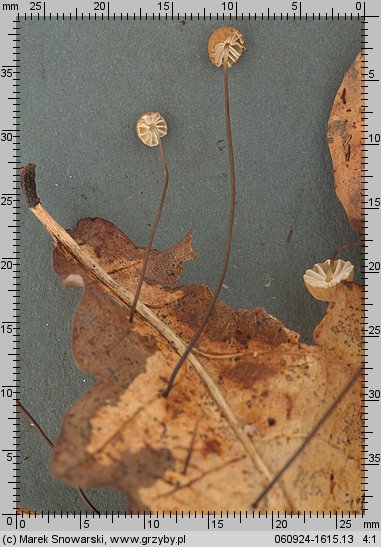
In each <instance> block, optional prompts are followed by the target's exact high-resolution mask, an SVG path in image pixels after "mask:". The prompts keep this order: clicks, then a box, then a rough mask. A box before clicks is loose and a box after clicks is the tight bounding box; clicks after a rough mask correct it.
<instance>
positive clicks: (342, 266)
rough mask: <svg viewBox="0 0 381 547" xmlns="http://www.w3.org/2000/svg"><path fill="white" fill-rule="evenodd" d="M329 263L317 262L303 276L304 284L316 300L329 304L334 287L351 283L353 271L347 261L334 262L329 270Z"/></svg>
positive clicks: (350, 263)
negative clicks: (343, 282) (342, 283)
mask: <svg viewBox="0 0 381 547" xmlns="http://www.w3.org/2000/svg"><path fill="white" fill-rule="evenodd" d="M330 263H331V261H330V260H329V259H328V260H326V261H325V262H318V263H317V264H315V266H314V267H313V268H311V269H309V270H307V271H306V273H305V274H304V275H303V279H304V284H305V286H306V287H307V289H308V291H309V292H310V293H311V294H312V296H313V297H314V298H316V299H317V300H322V301H323V302H330V301H332V300H333V298H334V295H335V292H336V286H337V285H338V284H339V283H341V282H342V281H353V279H354V277H355V269H354V266H353V264H352V262H349V260H341V259H339V260H335V261H334V263H333V269H332V270H330Z"/></svg>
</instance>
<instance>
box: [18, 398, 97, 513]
mask: <svg viewBox="0 0 381 547" xmlns="http://www.w3.org/2000/svg"><path fill="white" fill-rule="evenodd" d="M16 404H17V406H18V407H19V409H20V410H21V411H22V412H23V413H24V414H25V416H26V417H27V418H28V420H29V421H30V422H31V424H32V425H33V426H34V427H35V428H36V429H37V431H38V432H39V434H40V435H41V437H42V438H43V439H44V441H46V442H47V443H48V445H49V446H50V448H54V443H53V441H52V440H51V439H50V438H49V437H48V436H47V434H46V433H45V431H44V430H43V429H42V427H41V426H40V424H39V423H38V422H37V421H36V420H35V418H33V416H32V415H31V414H30V412H28V411H27V409H26V408H25V406H24V405H22V404H21V403H20V401H19V400H18V399H16ZM75 489H76V490H77V492H78V494H79V496H80V498H81V499H82V501H83V502H84V503H85V504H86V505H87V507H88V508H89V509H90V510H91V511H94V513H97V515H100V514H101V513H100V511H98V509H97V508H96V507H95V506H94V505H93V504H92V503H91V501H90V500H89V498H88V497H87V496H86V494H85V492H84V491H83V490H82V488H78V487H77V486H76V487H75Z"/></svg>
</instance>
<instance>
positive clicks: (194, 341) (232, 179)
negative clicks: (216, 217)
mask: <svg viewBox="0 0 381 547" xmlns="http://www.w3.org/2000/svg"><path fill="white" fill-rule="evenodd" d="M228 58H229V46H225V56H224V88H225V118H226V141H227V148H228V157H229V169H230V212H229V224H228V232H227V238H226V247H225V256H224V262H223V265H222V270H221V273H220V277H219V280H218V284H217V288H216V290H215V291H214V294H213V296H212V299H211V301H210V302H209V305H208V307H207V309H206V312H205V315H204V318H203V320H202V321H201V324H200V326H199V327H198V329H197V331H196V332H195V334H194V335H193V338H192V339H191V341H190V342H189V344H188V347H187V348H186V350H185V351H184V353H183V355H182V356H181V357H180V360H179V361H178V363H177V365H176V366H175V368H174V369H173V372H172V374H171V377H170V378H169V381H168V385H167V387H166V388H165V390H164V391H163V396H164V397H168V395H169V394H170V392H171V389H172V387H173V384H174V382H175V379H176V376H177V374H178V372H179V371H180V369H181V367H182V366H183V364H184V362H185V361H186V359H187V357H188V355H189V354H190V353H191V351H192V350H193V348H194V347H195V345H196V344H197V342H198V339H199V338H200V336H201V334H202V332H203V330H204V328H205V327H206V325H207V323H208V321H209V317H210V314H211V313H212V311H213V308H214V305H215V303H216V301H217V299H218V296H219V294H220V292H221V289H222V286H223V283H224V279H225V275H226V271H227V269H228V264H229V257H230V249H231V244H232V236H233V226H234V212H235V193H236V191H235V187H236V182H235V169H234V155H233V141H232V131H231V122H230V108H229V78H228V72H229V67H228Z"/></svg>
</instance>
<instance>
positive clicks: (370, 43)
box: [0, 0, 381, 544]
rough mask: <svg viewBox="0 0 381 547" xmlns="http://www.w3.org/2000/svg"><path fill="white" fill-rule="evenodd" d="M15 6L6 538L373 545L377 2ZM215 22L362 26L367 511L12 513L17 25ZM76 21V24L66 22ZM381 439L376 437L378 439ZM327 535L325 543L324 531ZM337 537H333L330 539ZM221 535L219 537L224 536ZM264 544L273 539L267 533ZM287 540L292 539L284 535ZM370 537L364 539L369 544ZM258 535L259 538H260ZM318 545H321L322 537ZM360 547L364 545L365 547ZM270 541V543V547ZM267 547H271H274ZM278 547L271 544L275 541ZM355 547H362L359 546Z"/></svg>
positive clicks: (2, 94) (8, 129)
mask: <svg viewBox="0 0 381 547" xmlns="http://www.w3.org/2000/svg"><path fill="white" fill-rule="evenodd" d="M57 4H59V2H53V1H50V2H49V1H48V2H40V1H35V2H24V1H23V2H19V3H3V4H0V11H2V13H1V21H0V28H1V31H2V36H3V42H2V49H1V53H0V64H1V79H0V100H1V105H2V108H1V116H0V124H1V142H0V157H1V160H2V162H1V164H2V167H3V170H2V172H3V177H2V182H1V194H0V199H1V202H0V223H1V224H0V228H1V234H2V238H1V247H0V248H1V251H0V254H1V270H0V274H1V285H0V286H1V303H2V306H1V317H0V324H1V326H0V351H1V358H2V359H1V361H2V367H1V371H0V380H1V397H0V404H1V414H0V422H1V428H2V446H1V462H0V464H1V465H0V477H1V485H2V491H3V492H2V497H1V509H2V510H1V513H2V516H1V517H0V518H1V519H2V529H3V530H4V533H8V532H9V533H11V531H15V530H16V531H21V530H26V531H28V532H38V531H51V532H54V531H56V530H59V531H62V532H64V531H65V530H66V531H67V530H77V531H87V532H89V531H91V532H92V533H99V534H100V533H101V532H103V531H104V530H111V531H112V532H115V533H116V532H118V531H123V530H126V529H128V530H131V531H135V530H136V531H138V532H140V531H146V532H149V533H163V531H165V532H173V533H176V534H181V533H183V532H184V533H185V532H187V531H189V530H191V531H200V532H207V531H209V532H210V531H215V532H218V531H222V532H224V531H225V532H229V531H232V532H236V531H243V532H253V533H254V532H255V534H258V535H254V536H251V537H252V538H255V540H256V541H261V542H263V541H267V539H266V540H264V539H263V538H265V536H260V534H261V533H265V532H271V533H272V536H271V537H272V538H273V539H274V537H275V536H274V534H278V536H279V541H278V540H276V541H277V542H279V543H282V542H287V540H285V541H283V540H282V539H281V536H282V534H286V532H287V533H289V534H292V533H294V532H295V533H301V534H307V533H309V534H310V535H311V538H312V536H313V535H314V534H315V533H316V538H317V539H315V540H314V542H315V543H319V542H326V543H346V542H350V540H348V538H349V535H350V534H352V535H354V538H355V540H356V541H357V540H358V541H359V542H360V543H361V544H363V543H364V542H365V543H373V544H375V543H376V541H375V539H373V537H374V538H376V532H377V530H378V529H379V520H378V516H377V515H378V511H377V509H376V508H377V507H380V503H381V478H380V465H381V444H380V442H381V437H380V432H379V431H377V429H379V427H378V426H379V424H378V414H379V408H380V407H379V405H380V401H381V393H380V389H381V373H380V372H379V371H378V370H377V367H378V362H377V356H378V354H379V353H380V351H379V344H380V337H381V319H380V317H381V316H380V315H379V312H380V310H379V307H380V306H381V303H380V300H379V296H380V281H379V278H380V275H379V274H380V264H381V244H380V243H379V240H378V238H377V236H378V235H379V233H380V230H381V218H380V209H381V195H380V194H379V189H378V186H377V182H378V177H379V173H380V172H381V160H380V154H379V149H378V147H379V145H380V143H381V137H380V131H381V126H380V121H381V115H380V108H379V106H378V102H379V100H378V97H379V95H380V83H379V81H380V78H381V61H380V59H381V55H380V53H379V50H378V47H381V44H380V43H379V42H380V37H379V34H380V33H379V24H380V23H379V17H380V15H379V12H380V7H379V5H378V4H377V2H376V1H371V0H369V1H367V2H364V1H361V2H356V1H353V2H352V1H351V2H344V1H339V2H335V3H334V6H332V3H330V2H325V1H323V2H319V3H316V4H315V5H313V3H311V2H292V1H290V2H286V3H284V2H279V1H278V2H277V1H273V2H270V4H271V5H270V6H267V5H266V6H264V5H261V4H260V3H258V5H253V6H250V7H246V6H244V3H243V2H208V3H207V4H203V3H201V2H194V3H192V6H189V5H187V4H186V3H184V2H180V1H175V2H168V1H163V2H143V3H142V4H144V5H141V6H140V7H137V6H132V9H131V10H129V11H128V12H127V11H126V6H125V5H124V3H123V2H121V1H117V0H115V1H111V2H103V1H99V2H98V1H97V2H91V1H90V2H81V7H78V6H77V5H76V4H75V3H74V2H72V1H66V2H62V3H61V5H59V6H57ZM212 18H216V20H218V21H221V22H225V23H227V22H230V21H231V22H232V24H234V22H236V21H240V20H243V19H246V18H247V19H248V20H254V21H264V22H265V21H272V20H277V21H279V20H280V21H285V22H287V21H288V22H292V21H307V20H308V21H315V24H319V23H318V22H319V21H322V20H325V21H328V20H337V19H339V20H345V21H353V20H358V21H361V27H362V32H361V36H362V37H361V47H362V50H363V54H364V62H363V74H362V76H363V91H362V104H363V141H362V142H363V144H362V173H363V181H364V191H363V210H364V228H365V235H364V238H363V270H362V278H363V283H364V287H365V294H366V296H365V299H364V315H363V323H364V334H365V336H364V348H363V365H364V371H363V387H364V408H363V421H364V432H363V448H362V451H363V459H362V461H363V463H362V470H361V476H362V484H363V509H364V510H363V511H362V512H361V513H354V514H353V513H352V514H346V513H344V512H343V513H316V512H312V511H311V512H303V513H297V514H291V515H290V514H288V515H282V514H280V513H275V512H269V513H267V512H266V513H261V512H258V511H253V512H234V513H230V512H229V513H228V514H222V513H218V511H216V512H213V513H202V514H197V515H195V514H193V513H192V514H191V513H187V512H184V513H181V514H180V513H176V514H171V515H163V514H160V513H149V514H147V513H144V514H139V515H131V514H130V513H128V512H117V513H115V512H109V513H108V514H105V515H102V516H100V517H99V516H98V515H95V514H92V513H90V512H89V511H86V510H84V511H82V512H79V513H78V512H76V513H74V514H69V513H65V512H60V511H57V512H56V511H53V512H48V513H42V514H41V515H34V514H28V513H25V514H16V512H15V506H16V504H17V503H18V502H19V496H18V492H19V457H18V455H19V453H20V435H19V427H18V421H17V419H15V418H16V416H17V411H16V399H17V398H18V396H19V375H20V371H19V362H20V348H19V338H20V334H19V333H20V327H21V326H22V317H21V319H20V316H22V302H20V291H19V287H20V251H19V248H20V194H19V189H18V170H19V166H20V163H19V158H20V149H21V147H22V142H20V123H22V120H20V70H21V71H22V67H21V69H20V47H21V46H20V23H21V21H29V20H30V21H33V22H34V24H35V23H36V22H39V23H38V24H47V25H49V24H50V22H54V21H62V20H63V21H68V24H75V22H79V23H81V22H82V21H83V22H85V21H89V20H91V21H97V22H98V23H99V24H106V23H107V24H112V23H113V21H125V22H131V21H134V20H139V21H145V20H148V19H152V20H154V21H155V20H160V21H163V20H178V21H179V20H180V19H181V20H184V21H196V20H197V21H199V20H211V19H212ZM70 22H71V23H70ZM377 435H378V436H377ZM323 531H324V533H325V534H326V535H327V534H329V535H330V537H329V539H328V540H327V539H326V540H324V539H321V537H322V536H319V534H323ZM334 536H335V537H336V540H335V539H333V538H334ZM219 537H220V536H219ZM266 537H267V538H268V536H266ZM285 537H286V536H285ZM365 537H367V538H368V539H364V538H365ZM259 538H262V539H261V540H260V539H259ZM319 538H320V540H319ZM360 543H358V544H360ZM264 544H265V543H264ZM269 544H270V543H269ZM271 544H272V543H271ZM356 544H357V543H356Z"/></svg>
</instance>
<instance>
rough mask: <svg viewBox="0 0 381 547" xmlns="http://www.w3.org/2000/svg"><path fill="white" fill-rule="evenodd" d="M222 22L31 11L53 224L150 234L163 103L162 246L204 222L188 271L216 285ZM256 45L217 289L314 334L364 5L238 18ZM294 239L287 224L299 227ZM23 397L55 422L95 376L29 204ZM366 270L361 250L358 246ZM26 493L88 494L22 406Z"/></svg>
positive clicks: (43, 497)
mask: <svg viewBox="0 0 381 547" xmlns="http://www.w3.org/2000/svg"><path fill="white" fill-rule="evenodd" d="M217 26H219V24H216V22H215V21H211V22H210V21H207V22H205V21H193V22H191V21H187V23H186V24H182V23H181V22H178V21H173V22H172V21H167V22H165V21H163V22H158V21H154V22H152V21H147V22H146V21H144V22H139V21H136V22H132V21H131V22H128V23H127V22H106V21H105V22H103V23H102V22H99V21H98V22H88V21H87V22H79V21H77V22H69V21H65V22H63V21H60V22H57V21H54V22H48V21H45V22H43V21H41V22H38V21H28V22H22V24H21V43H20V45H21V162H22V163H26V162H35V163H36V164H37V176H38V186H39V193H40V197H41V199H42V201H43V203H44V205H45V206H46V208H47V209H48V210H49V211H50V212H51V213H52V214H53V216H54V217H55V218H56V219H57V220H58V222H59V223H60V224H62V225H63V226H65V227H73V226H74V225H75V223H76V221H77V220H79V219H80V218H84V217H87V216H102V217H105V218H107V219H109V220H111V221H113V222H114V223H115V224H116V225H117V226H118V227H120V228H121V229H122V230H124V231H125V232H126V233H127V234H128V235H129V236H130V237H131V238H132V239H133V240H134V241H135V243H137V244H139V245H144V244H145V242H146V239H147V237H148V234H149V226H150V224H151V222H152V220H153V217H154V214H155V211H156V208H157V205H158V200H159V196H160V192H161V186H162V169H161V164H160V158H159V154H158V151H157V150H152V149H148V148H147V147H144V146H143V145H142V144H141V143H140V141H138V139H137V138H136V136H135V133H134V125H135V121H136V119H137V118H138V117H139V116H140V115H141V114H142V113H143V112H146V111H148V110H159V111H160V112H161V113H162V114H163V115H164V116H165V118H166V120H167V122H168V125H169V134H168V136H167V137H166V139H165V141H164V145H165V148H166V150H167V154H168V162H169V168H170V175H171V179H170V189H169V193H168V199H167V202H166V205H165V210H164V214H163V217H162V221H161V225H160V228H159V231H158V234H157V237H156V246H157V247H166V246H169V245H172V244H174V243H175V242H177V241H178V240H179V239H180V238H181V237H182V236H183V235H184V234H185V233H186V232H187V231H188V230H189V229H190V228H193V233H194V247H195V249H196V250H197V251H198V253H199V258H198V259H197V260H195V261H193V262H191V263H189V264H187V266H186V268H185V272H184V275H183V279H182V280H183V281H184V282H199V283H206V284H209V285H210V286H211V287H212V288H213V287H214V286H215V283H216V279H217V276H218V271H219V268H220V265H221V262H222V256H223V247H224V242H225V233H226V225H227V211H228V203H229V179H228V164H227V153H226V148H225V125H224V113H223V79H222V71H221V70H218V69H216V68H215V67H213V66H212V65H211V64H210V61H209V59H208V57H207V54H206V44H207V40H208V37H209V35H210V33H211V32H212V30H214V29H215V28H216V27H217ZM237 27H238V28H239V29H240V30H241V31H242V32H243V33H244V35H245V40H246V45H247V52H246V53H245V55H244V56H243V57H242V59H241V60H240V62H239V64H238V65H236V66H235V67H234V68H233V69H232V70H231V72H230V76H231V78H230V81H231V86H230V90H231V116H232V126H233V139H234V146H235V159H236V170H237V186H238V190H237V214H236V223H235V232H234V242H233V251H232V256H231V263H230V268H229V272H228V275H227V278H226V285H227V286H228V288H227V289H226V290H224V291H223V294H222V298H223V300H225V302H227V303H228V304H230V305H231V306H233V307H236V308H253V307H256V306H265V307H266V309H267V310H268V311H269V312H270V313H272V314H274V315H275V316H277V317H278V318H279V319H281V320H282V321H283V322H284V323H285V324H286V325H287V326H288V327H290V328H292V329H295V330H297V331H299V332H300V333H301V334H302V336H303V340H304V341H311V340H312V338H311V333H312V330H313V328H314V326H315V325H316V324H317V323H318V322H319V319H320V318H321V317H322V314H323V313H324V309H325V305H323V304H322V305H320V304H319V303H317V302H316V301H315V300H313V299H312V298H311V297H310V296H309V294H308V293H307V291H306V290H305V288H304V285H303V282H302V275H303V272H304V271H305V269H306V268H307V267H309V266H312V265H313V264H314V263H315V262H317V261H319V260H324V259H326V258H328V256H329V255H330V254H331V252H332V251H333V250H334V249H335V248H336V247H337V246H339V245H340V244H342V243H348V242H351V241H355V240H356V236H355V234H354V233H353V232H352V231H351V230H350V228H349V225H348V222H347V219H346V217H345V214H344V212H343V210H342V208H341V205H340V203H339V202H338V200H337V199H336V197H335V194H334V190H333V178H332V165H331V159H330V156H329V152H328V146H327V142H326V123H327V118H328V115H329V112H330V108H331V105H332V101H333V98H334V96H335V93H336V91H337V88H338V86H339V85H340V82H341V80H342V78H343V75H344V73H345V71H346V69H347V68H348V66H349V65H350V63H351V62H352V61H353V59H354V57H355V56H356V54H357V53H358V51H359V49H360V40H361V37H360V32H361V31H360V22H358V21H353V22H352V21H315V22H312V21H302V22H300V21H295V22H294V21H290V22H287V21H282V22H281V21H263V22H260V21H258V22H254V21H251V22H249V21H244V22H239V23H238V24H237ZM291 228H292V230H293V232H292V237H291V239H290V240H288V235H289V233H290V229H291ZM21 230H22V236H21V237H22V246H21V272H22V279H21V282H22V287H21V303H22V313H21V365H22V369H21V371H22V376H21V400H22V402H23V403H24V405H25V406H26V407H27V408H28V409H29V410H30V412H31V413H32V414H33V415H34V416H35V418H37V419H38V421H39V422H40V423H41V425H42V426H43V427H44V429H45V430H46V432H47V433H48V434H49V435H50V436H51V437H52V439H54V438H56V437H57V435H58V432H59V427H60V420H61V417H62V415H63V413H64V412H65V410H66V409H67V408H68V407H69V405H70V404H71V403H73V402H74V401H75V400H76V399H77V397H78V396H79V395H80V394H81V393H83V391H84V390H85V389H86V386H88V385H89V384H90V383H91V382H92V379H91V378H89V377H88V376H86V375H84V374H82V373H81V372H79V371H78V370H77V369H76V366H75V364H74V362H73V360H72V357H71V352H70V332H71V320H72V316H73V313H74V310H75V306H76V303H77V301H78V298H79V296H80V292H79V291H78V290H73V289H71V290H68V291H65V290H63V289H62V288H61V287H60V285H59V282H58V279H57V277H56V276H55V274H54V273H53V272H52V269H51V241H50V239H49V237H48V236H47V234H46V233H45V231H44V230H43V228H42V227H41V226H40V225H39V223H38V222H37V221H36V220H35V219H34V217H33V216H32V215H30V214H28V213H27V211H26V208H24V207H23V208H22V212H21ZM345 256H346V257H348V258H351V259H352V260H354V261H355V262H356V264H357V271H359V253H358V251H355V250H352V251H347V252H346V253H345ZM21 464H22V465H21V501H22V505H23V506H26V507H30V508H32V509H36V510H38V511H41V510H44V511H45V510H48V509H50V510H65V511H73V510H79V509H82V510H83V509H84V506H83V504H82V502H81V500H80V499H79V498H78V496H77V494H76V492H75V491H74V490H73V489H72V488H69V487H64V486H62V485H61V484H59V483H57V482H56V481H54V480H53V479H52V478H51V477H50V476H49V473H48V465H49V449H48V447H47V446H46V445H45V444H44V443H43V441H42V440H41V439H40V437H39V436H38V435H37V433H36V432H35V431H34V430H33V429H32V428H30V427H29V426H28V425H27V424H26V422H25V420H22V458H21ZM91 499H92V500H93V501H94V503H95V504H96V505H97V506H98V507H99V508H100V509H103V510H105V509H108V510H111V509H114V510H118V509H122V510H123V509H125V508H126V507H127V502H126V498H124V496H123V495H121V494H120V493H117V492H115V491H112V492H110V491H96V492H95V491H94V492H91Z"/></svg>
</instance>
